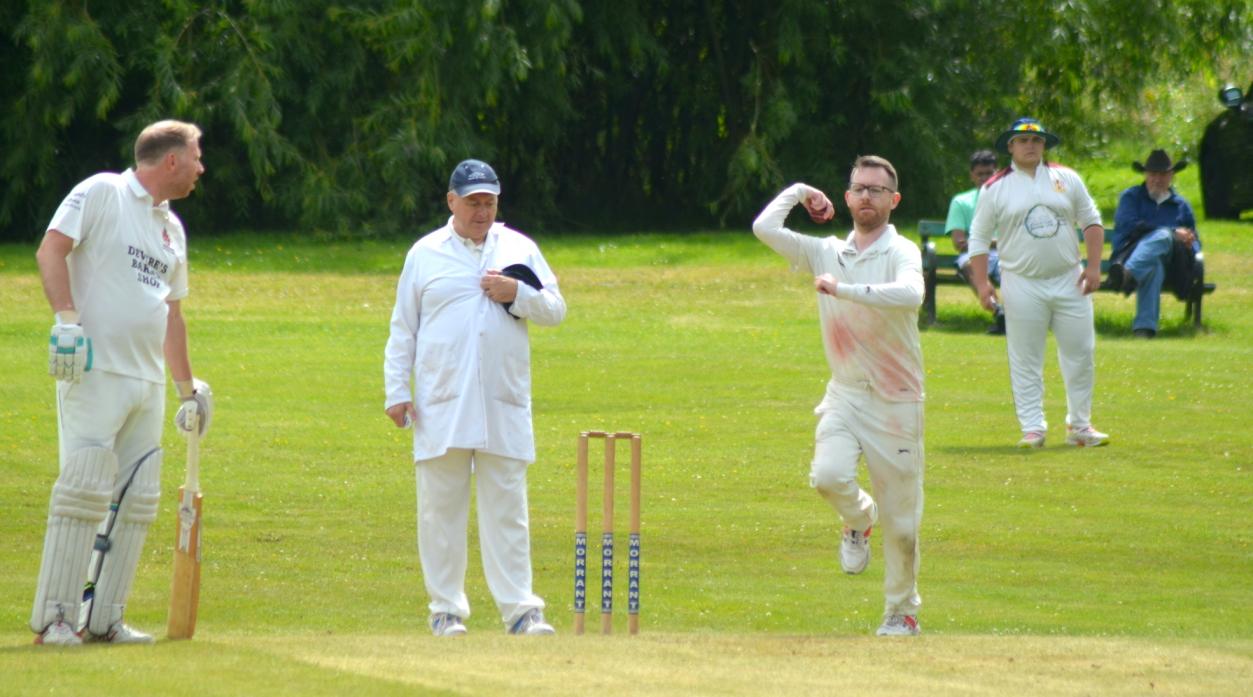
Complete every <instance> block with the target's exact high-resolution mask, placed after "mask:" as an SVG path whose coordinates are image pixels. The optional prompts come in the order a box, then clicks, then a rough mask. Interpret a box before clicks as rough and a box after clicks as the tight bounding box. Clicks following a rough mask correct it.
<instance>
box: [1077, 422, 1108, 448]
mask: <svg viewBox="0 0 1253 697" xmlns="http://www.w3.org/2000/svg"><path fill="white" fill-rule="evenodd" d="M1066 442H1067V443H1069V444H1071V445H1076V446H1079V447H1080V448H1096V447H1100V446H1102V445H1106V444H1108V443H1109V434H1108V433H1101V432H1100V431H1098V430H1096V429H1095V428H1092V427H1091V426H1084V427H1083V428H1071V427H1069V426H1067V427H1066Z"/></svg>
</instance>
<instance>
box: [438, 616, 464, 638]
mask: <svg viewBox="0 0 1253 697" xmlns="http://www.w3.org/2000/svg"><path fill="white" fill-rule="evenodd" d="M431 633H432V634H434V635H435V636H463V635H464V634H465V633H466V626H465V625H464V624H462V622H461V618H460V617H458V616H456V615H454V614H452V613H449V612H437V613H435V614H434V615H431Z"/></svg>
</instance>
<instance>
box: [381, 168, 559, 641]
mask: <svg viewBox="0 0 1253 697" xmlns="http://www.w3.org/2000/svg"><path fill="white" fill-rule="evenodd" d="M448 189H449V191H448V196H447V200H448V208H449V210H451V211H452V217H450V218H449V220H448V224H447V225H444V226H443V227H441V228H439V229H438V230H436V231H434V232H431V233H429V234H427V235H425V236H424V237H422V238H421V239H419V240H418V241H417V243H416V244H414V245H413V247H412V248H411V249H410V250H409V254H408V256H406V258H405V266H404V270H403V271H401V274H400V282H399V283H398V284H397V287H396V305H395V307H394V309H393V310H392V319H391V336H390V338H389V339H388V341H387V349H386V352H385V358H384V363H383V377H384V383H385V387H386V390H387V401H386V403H385V405H384V408H385V409H386V411H387V415H388V417H390V418H391V420H392V421H393V422H394V423H395V424H396V425H397V426H399V427H404V426H407V425H412V426H413V459H414V462H415V464H416V470H417V485H418V555H419V557H420V559H421V562H422V576H423V579H424V580H425V582H426V590H427V593H428V594H429V595H430V598H431V600H430V605H429V608H430V612H431V617H430V626H431V631H432V632H433V633H434V634H435V635H437V636H455V635H458V634H465V632H466V627H465V624H464V623H463V621H464V619H465V618H467V617H469V616H470V604H469V601H468V600H467V599H466V594H465V574H466V521H467V517H468V513H469V509H470V474H471V472H473V473H474V475H475V480H476V482H477V487H478V524H479V544H480V546H481V548H482V556H483V572H484V574H485V575H486V577H487V586H488V589H489V590H491V593H492V597H493V598H495V600H496V606H497V608H498V609H499V611H500V616H501V619H502V620H503V621H504V623H505V626H506V627H507V628H508V630H509V632H510V633H513V634H552V633H553V628H552V626H550V625H549V624H547V623H546V622H544V615H543V608H544V601H543V600H541V599H540V598H539V597H538V596H536V595H535V594H534V593H533V592H532V591H531V540H530V531H529V527H528V522H527V497H526V470H527V465H528V464H529V463H531V462H534V461H535V436H534V433H533V432H532V426H531V349H530V340H529V338H528V336H527V326H528V324H529V323H530V322H534V323H536V324H540V325H548V326H553V325H557V324H560V323H561V321H562V319H564V318H565V315H566V301H565V299H564V298H562V297H561V291H560V290H558V288H557V278H556V277H555V276H554V275H553V272H552V270H551V269H549V267H548V263H547V262H545V261H544V257H543V255H541V254H540V251H539V247H537V246H536V245H535V243H534V242H532V241H531V240H530V239H529V238H527V237H525V236H524V235H522V233H519V232H517V231H515V230H511V229H509V228H507V227H505V225H504V224H503V223H497V222H495V221H496V206H497V200H498V196H499V195H500V182H499V180H498V179H497V177H496V172H495V171H493V170H492V168H491V167H490V166H489V165H487V163H484V162H481V161H479V160H466V161H464V162H462V163H460V164H458V165H457V167H456V169H454V170H453V173H452V177H451V178H450V181H449V185H448ZM519 271H521V273H518V272H519ZM511 274H513V275H511ZM517 278H524V279H525V280H526V282H524V283H523V282H519V281H518V280H516V279H517Z"/></svg>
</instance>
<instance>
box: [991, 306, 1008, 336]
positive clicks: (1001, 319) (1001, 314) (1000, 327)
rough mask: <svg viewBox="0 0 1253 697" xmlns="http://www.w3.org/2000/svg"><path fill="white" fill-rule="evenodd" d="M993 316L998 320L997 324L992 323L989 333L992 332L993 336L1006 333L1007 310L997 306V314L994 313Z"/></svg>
mask: <svg viewBox="0 0 1253 697" xmlns="http://www.w3.org/2000/svg"><path fill="white" fill-rule="evenodd" d="M993 318H994V319H995V320H996V324H994V325H992V326H991V327H988V333H989V334H992V335H993V336H1000V335H1002V334H1004V333H1005V311H1004V310H1002V309H1000V308H997V310H996V314H995V315H993Z"/></svg>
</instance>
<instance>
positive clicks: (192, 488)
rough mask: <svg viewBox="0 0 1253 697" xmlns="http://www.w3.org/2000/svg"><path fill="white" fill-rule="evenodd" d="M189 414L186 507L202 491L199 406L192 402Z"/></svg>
mask: <svg viewBox="0 0 1253 697" xmlns="http://www.w3.org/2000/svg"><path fill="white" fill-rule="evenodd" d="M189 406H190V407H191V409H190V413H189V414H188V423H189V424H190V425H191V430H189V431H187V479H186V480H185V481H184V482H183V491H184V494H183V495H184V498H185V500H184V501H183V504H184V505H189V504H190V501H191V497H194V496H195V494H196V492H198V491H200V410H199V405H197V404H196V403H195V401H192V403H191V404H190V405H189Z"/></svg>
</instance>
